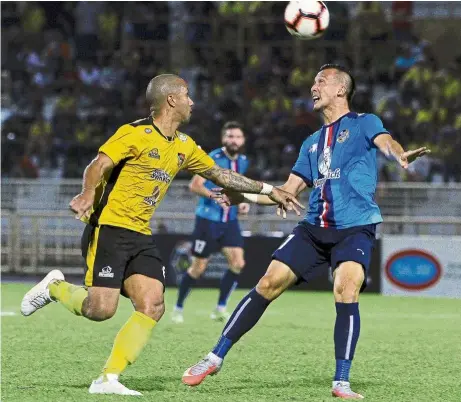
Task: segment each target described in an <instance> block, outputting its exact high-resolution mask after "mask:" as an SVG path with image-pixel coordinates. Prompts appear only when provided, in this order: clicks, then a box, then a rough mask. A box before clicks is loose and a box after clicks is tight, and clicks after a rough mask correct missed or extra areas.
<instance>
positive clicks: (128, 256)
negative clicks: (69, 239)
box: [82, 225, 165, 289]
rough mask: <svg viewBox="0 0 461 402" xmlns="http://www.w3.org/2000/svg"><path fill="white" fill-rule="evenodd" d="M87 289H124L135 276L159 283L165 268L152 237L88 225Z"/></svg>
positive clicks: (84, 253) (84, 248) (85, 243)
mask: <svg viewBox="0 0 461 402" xmlns="http://www.w3.org/2000/svg"><path fill="white" fill-rule="evenodd" d="M82 256H83V258H84V259H85V261H86V269H85V286H101V287H105V288H114V289H122V286H123V282H124V281H125V279H127V278H129V277H130V276H131V275H134V274H141V275H145V276H148V277H149V278H154V279H157V280H159V281H160V282H161V283H162V284H163V287H164V288H165V267H164V265H163V262H162V258H161V257H160V254H159V252H158V249H157V247H156V246H155V243H154V240H153V238H152V236H150V235H145V234H142V233H138V232H134V231H132V230H128V229H125V228H120V227H115V226H107V225H102V226H96V227H95V226H92V225H87V226H86V227H85V230H84V231H83V235H82Z"/></svg>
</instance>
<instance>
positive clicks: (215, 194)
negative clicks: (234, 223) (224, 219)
mask: <svg viewBox="0 0 461 402" xmlns="http://www.w3.org/2000/svg"><path fill="white" fill-rule="evenodd" d="M210 198H211V199H212V200H214V201H215V202H216V203H217V204H218V205H219V206H220V207H222V208H224V207H226V208H227V207H230V206H231V205H238V204H241V203H242V202H244V201H245V199H244V197H243V195H242V194H241V193H238V192H236V191H233V190H226V189H224V188H213V189H211V195H210Z"/></svg>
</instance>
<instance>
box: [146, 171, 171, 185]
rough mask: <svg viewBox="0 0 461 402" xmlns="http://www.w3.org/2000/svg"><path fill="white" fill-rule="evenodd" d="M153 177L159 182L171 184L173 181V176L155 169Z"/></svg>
mask: <svg viewBox="0 0 461 402" xmlns="http://www.w3.org/2000/svg"><path fill="white" fill-rule="evenodd" d="M151 177H152V178H153V179H154V180H157V181H163V182H164V183H169V182H170V181H171V176H170V175H169V174H168V173H167V172H165V171H164V170H162V169H154V170H153V172H152V174H151Z"/></svg>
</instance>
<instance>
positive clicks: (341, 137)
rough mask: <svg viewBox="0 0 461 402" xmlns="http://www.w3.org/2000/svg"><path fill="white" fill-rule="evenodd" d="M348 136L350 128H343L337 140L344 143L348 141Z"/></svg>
mask: <svg viewBox="0 0 461 402" xmlns="http://www.w3.org/2000/svg"><path fill="white" fill-rule="evenodd" d="M348 138H349V130H348V129H346V130H343V131H341V132H340V133H339V135H338V139H337V141H338V142H339V143H342V142H344V141H346V140H347V139H348Z"/></svg>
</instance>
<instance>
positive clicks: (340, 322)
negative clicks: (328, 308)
mask: <svg viewBox="0 0 461 402" xmlns="http://www.w3.org/2000/svg"><path fill="white" fill-rule="evenodd" d="M359 335H360V313H359V304H358V303H336V322H335V330H334V340H335V358H336V373H335V378H334V381H349V371H350V369H351V363H352V359H353V358H354V353H355V347H356V346H357V341H358V340H359Z"/></svg>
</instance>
